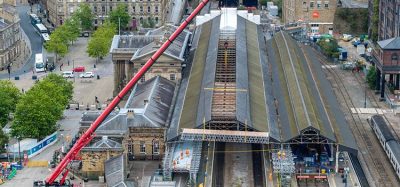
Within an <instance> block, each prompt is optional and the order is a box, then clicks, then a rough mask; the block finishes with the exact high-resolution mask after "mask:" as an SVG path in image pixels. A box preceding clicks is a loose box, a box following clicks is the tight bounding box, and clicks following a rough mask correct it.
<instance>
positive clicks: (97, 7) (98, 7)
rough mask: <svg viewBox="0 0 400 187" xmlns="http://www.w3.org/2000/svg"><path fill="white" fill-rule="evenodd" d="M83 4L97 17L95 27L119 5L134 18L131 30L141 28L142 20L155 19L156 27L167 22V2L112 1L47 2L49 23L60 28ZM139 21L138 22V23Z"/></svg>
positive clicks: (72, 0) (150, 0) (48, 0)
mask: <svg viewBox="0 0 400 187" xmlns="http://www.w3.org/2000/svg"><path fill="white" fill-rule="evenodd" d="M81 3H88V4H89V5H90V7H91V8H92V12H93V13H94V14H95V15H96V18H95V20H94V25H95V26H96V25H98V24H101V23H102V22H103V20H104V19H105V18H106V17H107V15H108V14H109V13H110V12H111V11H112V10H114V9H115V8H116V7H117V6H118V5H119V4H125V5H127V10H126V11H127V12H128V13H129V15H130V16H131V18H132V21H131V22H130V23H129V24H128V25H129V26H128V27H129V28H135V27H136V26H139V25H138V24H139V23H141V21H142V20H147V19H148V18H150V17H151V18H153V19H154V20H153V21H154V23H155V26H156V27H159V26H161V25H163V24H164V22H165V17H166V16H165V15H166V9H165V8H164V7H166V3H167V2H166V0H137V1H128V0H124V1H115V0H114V1H112V0H102V1H96V0H86V1H81V0H68V1H67V0H57V1H55V0H47V1H46V3H45V4H46V6H45V7H46V8H47V10H46V12H47V14H48V17H49V21H50V22H51V23H53V24H54V25H56V26H58V25H60V24H62V23H63V22H64V21H65V20H66V19H67V18H69V17H70V16H71V15H72V13H73V12H74V11H75V10H76V9H77V8H78V7H79V4H81ZM136 20H137V21H136Z"/></svg>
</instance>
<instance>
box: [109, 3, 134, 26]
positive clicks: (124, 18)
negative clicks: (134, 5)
mask: <svg viewBox="0 0 400 187" xmlns="http://www.w3.org/2000/svg"><path fill="white" fill-rule="evenodd" d="M127 8H128V7H127V5H125V4H119V5H118V6H117V8H116V9H115V10H113V11H111V12H110V15H109V18H110V21H111V23H113V24H114V25H116V26H118V25H119V23H120V24H121V28H125V27H126V26H127V25H128V23H129V21H130V19H131V17H130V16H129V14H128V11H127Z"/></svg>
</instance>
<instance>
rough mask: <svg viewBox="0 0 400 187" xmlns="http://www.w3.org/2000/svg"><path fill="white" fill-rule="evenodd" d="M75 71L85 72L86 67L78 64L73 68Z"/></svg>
mask: <svg viewBox="0 0 400 187" xmlns="http://www.w3.org/2000/svg"><path fill="white" fill-rule="evenodd" d="M72 71H73V72H85V67H83V66H78V67H75V68H74V69H72Z"/></svg>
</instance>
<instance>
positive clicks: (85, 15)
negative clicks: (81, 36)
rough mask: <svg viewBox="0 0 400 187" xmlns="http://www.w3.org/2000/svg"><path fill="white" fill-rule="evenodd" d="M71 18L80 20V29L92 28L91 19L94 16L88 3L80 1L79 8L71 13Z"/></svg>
mask: <svg viewBox="0 0 400 187" xmlns="http://www.w3.org/2000/svg"><path fill="white" fill-rule="evenodd" d="M72 18H74V19H77V20H78V22H80V27H81V28H82V30H85V31H86V30H92V29H93V19H94V18H95V16H94V14H93V13H92V10H91V9H90V6H89V4H87V3H81V4H79V8H78V9H77V10H76V11H75V13H74V14H73V15H72Z"/></svg>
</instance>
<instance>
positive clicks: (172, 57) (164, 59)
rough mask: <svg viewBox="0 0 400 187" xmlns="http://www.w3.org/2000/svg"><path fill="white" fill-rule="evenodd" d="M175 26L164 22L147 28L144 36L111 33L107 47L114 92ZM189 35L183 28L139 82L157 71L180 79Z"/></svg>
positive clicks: (135, 71) (162, 74)
mask: <svg viewBox="0 0 400 187" xmlns="http://www.w3.org/2000/svg"><path fill="white" fill-rule="evenodd" d="M175 29H176V27H175V26H171V25H166V26H163V27H160V28H158V29H155V30H152V31H149V32H148V33H147V34H146V35H144V36H142V35H140V36H134V35H128V36H126V35H125V36H122V35H121V36H120V35H115V36H114V39H113V42H112V46H111V49H110V53H111V56H112V57H111V58H112V61H113V63H114V95H116V94H117V93H118V92H119V91H120V90H121V89H122V88H123V87H124V86H125V85H126V83H127V81H129V80H130V79H131V78H132V77H133V76H134V75H135V74H136V73H137V72H138V70H139V69H140V68H141V67H142V66H143V65H144V63H146V61H147V60H148V59H150V57H151V56H152V55H153V54H154V53H155V52H156V50H157V49H158V48H159V47H160V46H161V44H162V42H163V41H165V40H166V37H167V36H169V35H170V34H172V32H173V31H174V30H175ZM190 35H191V33H190V32H189V31H187V30H184V31H183V32H182V33H181V34H180V35H179V36H178V38H177V39H176V40H175V41H174V42H173V43H172V44H171V45H170V46H169V47H168V49H167V50H166V51H165V52H164V53H163V54H162V55H161V57H160V58H159V59H158V60H157V62H156V63H155V64H154V65H153V66H152V67H151V68H150V69H149V71H147V72H146V74H145V75H144V76H143V77H142V79H141V81H140V82H144V81H146V80H148V79H151V78H152V77H155V76H158V75H160V76H162V77H164V78H166V79H169V80H172V81H175V82H178V81H179V80H180V79H181V72H182V68H183V67H185V64H184V61H185V56H186V52H187V49H188V42H189V38H190Z"/></svg>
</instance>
